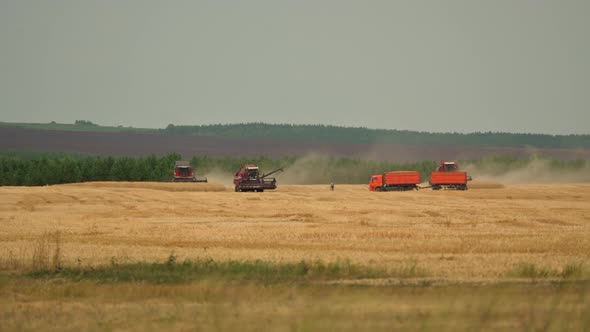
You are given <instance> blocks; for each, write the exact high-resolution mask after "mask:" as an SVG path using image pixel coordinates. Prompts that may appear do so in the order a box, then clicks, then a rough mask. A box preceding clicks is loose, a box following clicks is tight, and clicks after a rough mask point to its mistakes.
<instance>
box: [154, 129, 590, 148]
mask: <svg viewBox="0 0 590 332" xmlns="http://www.w3.org/2000/svg"><path fill="white" fill-rule="evenodd" d="M162 132H164V133H166V134H174V135H199V136H222V137H245V138H257V139H277V140H290V141H319V142H337V143H363V144H383V143H391V144H410V145H439V146H481V147H525V148H526V147H531V148H545V149H589V148H590V135H545V134H512V133H494V132H484V133H469V134H462V133H429V132H418V131H409V130H385V129H368V128H362V127H357V128H352V127H337V126H325V125H289V124H266V123H246V124H231V125H221V124H219V125H202V126H176V125H168V127H166V128H165V129H163V130H162Z"/></svg>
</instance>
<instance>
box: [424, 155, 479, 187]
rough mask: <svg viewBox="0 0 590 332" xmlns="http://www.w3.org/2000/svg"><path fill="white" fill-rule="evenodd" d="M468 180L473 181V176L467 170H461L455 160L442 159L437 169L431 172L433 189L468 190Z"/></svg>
mask: <svg viewBox="0 0 590 332" xmlns="http://www.w3.org/2000/svg"><path fill="white" fill-rule="evenodd" d="M467 181H471V177H470V176H468V175H467V172H460V171H459V166H457V163H455V162H454V161H445V160H443V161H441V162H440V164H439V165H438V168H437V169H436V171H435V172H432V173H431V174H430V186H431V187H432V189H433V190H441V189H456V190H467Z"/></svg>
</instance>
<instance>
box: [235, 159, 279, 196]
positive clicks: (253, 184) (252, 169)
mask: <svg viewBox="0 0 590 332" xmlns="http://www.w3.org/2000/svg"><path fill="white" fill-rule="evenodd" d="M279 171H280V172H282V171H283V169H282V168H279V169H276V170H274V171H272V172H270V173H267V174H263V175H260V170H259V169H258V166H255V165H244V167H242V168H240V170H239V171H238V172H237V173H236V174H235V176H234V189H235V191H236V192H238V191H258V192H263V191H264V190H265V189H266V190H269V189H276V188H277V180H276V179H275V178H268V176H269V175H272V174H274V173H276V172H279Z"/></svg>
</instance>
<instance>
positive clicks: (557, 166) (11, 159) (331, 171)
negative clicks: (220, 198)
mask: <svg viewBox="0 0 590 332" xmlns="http://www.w3.org/2000/svg"><path fill="white" fill-rule="evenodd" d="M180 159H181V156H180V155H179V154H176V153H172V154H169V155H167V156H162V157H157V156H153V155H152V156H148V157H137V158H131V157H99V156H82V155H67V154H53V153H49V154H48V153H40V154H37V155H35V154H34V153H31V152H28V153H18V152H12V153H7V152H5V153H0V185H2V186H43V185H52V184H62V183H75V182H90V181H170V180H171V179H172V177H173V171H174V162H175V161H177V160H180ZM531 161H532V160H531V159H517V158H512V157H493V158H485V159H481V160H471V161H463V162H460V163H459V164H460V165H461V166H463V165H465V166H467V165H470V166H472V167H475V168H477V169H479V170H480V171H482V172H485V173H486V174H502V173H506V172H509V171H511V170H515V169H521V168H524V167H527V165H529V164H530V163H531ZM190 163H191V165H192V166H193V167H194V170H195V172H196V173H197V174H198V175H200V176H202V175H208V174H213V173H218V174H220V175H221V176H225V177H228V179H231V177H232V175H233V174H234V173H235V172H236V171H237V170H239V169H240V168H241V167H242V166H243V165H245V164H254V165H257V166H258V167H259V168H260V169H261V171H262V172H263V173H267V172H270V171H273V170H275V169H277V168H280V167H282V168H284V169H285V172H284V173H282V174H277V175H276V176H277V177H278V178H279V180H281V181H283V180H285V181H287V182H290V183H300V184H316V183H317V184H325V183H330V182H335V183H351V184H366V183H368V181H369V179H370V177H371V176H372V175H374V174H383V173H385V172H389V171H402V170H414V171H418V172H420V174H421V176H422V181H427V180H428V178H429V177H430V173H431V172H432V171H433V170H434V169H435V168H436V166H437V162H435V161H423V162H418V163H393V162H387V161H372V160H361V159H350V158H329V157H326V158H296V157H288V158H282V159H271V158H266V157H259V158H209V157H205V156H196V157H193V158H192V159H190ZM545 163H546V164H547V165H548V167H549V169H550V170H555V171H569V170H584V169H588V168H589V167H590V162H589V161H586V160H574V161H560V160H545Z"/></svg>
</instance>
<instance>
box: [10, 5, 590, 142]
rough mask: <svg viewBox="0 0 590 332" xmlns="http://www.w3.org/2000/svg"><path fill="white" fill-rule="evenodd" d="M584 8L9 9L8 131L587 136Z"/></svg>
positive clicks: (588, 12) (588, 8)
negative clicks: (23, 126) (60, 125)
mask: <svg viewBox="0 0 590 332" xmlns="http://www.w3.org/2000/svg"><path fill="white" fill-rule="evenodd" d="M589 18H590V1H588V0H580V1H567V0H565V1H564V0H560V1H558V0H555V1H539V0H529V1H524V0H489V1H478V0H464V1H458V0H453V1H450V0H449V1H440V0H432V1H416V0H407V1H395V0H383V1H361V0H358V1H343V0H330V1H328V0H311V1H302V0H293V1H281V0H268V1H257V0H248V1H245V0H244V1H238V0H235V1H223V0H212V1H197V0H191V1H149V0H128V1H123V0H112V1H108V0H96V1H84V0H71V1H65V0H51V1H46V0H38V1H31V0H0V121H9V122H49V121H52V120H53V121H57V122H66V123H72V122H73V121H74V120H76V119H85V120H91V121H93V122H95V123H99V124H103V125H125V126H135V127H165V126H166V125H167V124H169V123H174V124H208V123H237V122H253V121H264V122H270V123H306V124H315V123H323V124H334V125H345V126H366V127H370V128H391V129H410V130H427V131H459V132H471V131H487V130H492V131H509V132H541V133H551V134H564V133H565V134H568V133H586V134H588V133H590V19H589Z"/></svg>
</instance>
